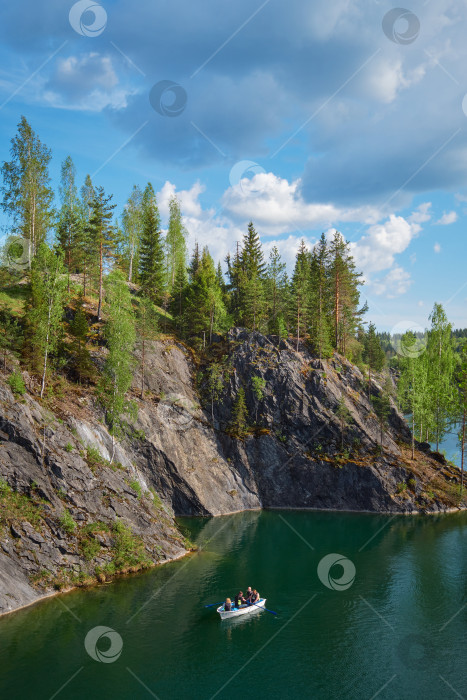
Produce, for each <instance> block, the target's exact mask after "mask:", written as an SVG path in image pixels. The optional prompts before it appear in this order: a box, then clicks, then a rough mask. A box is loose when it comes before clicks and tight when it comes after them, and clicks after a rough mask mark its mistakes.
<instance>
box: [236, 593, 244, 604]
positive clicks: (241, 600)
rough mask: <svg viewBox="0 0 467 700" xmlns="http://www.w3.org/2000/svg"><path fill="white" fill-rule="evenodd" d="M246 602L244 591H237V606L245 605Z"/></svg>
mask: <svg viewBox="0 0 467 700" xmlns="http://www.w3.org/2000/svg"><path fill="white" fill-rule="evenodd" d="M244 603H245V598H244V597H243V591H240V593H237V595H236V596H235V607H236V608H239V607H240V605H243V604H244Z"/></svg>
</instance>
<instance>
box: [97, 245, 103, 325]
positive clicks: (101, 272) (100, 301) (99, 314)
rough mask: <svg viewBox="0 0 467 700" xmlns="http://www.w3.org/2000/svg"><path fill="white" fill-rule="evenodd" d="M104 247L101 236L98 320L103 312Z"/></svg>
mask: <svg viewBox="0 0 467 700" xmlns="http://www.w3.org/2000/svg"><path fill="white" fill-rule="evenodd" d="M102 247H103V244H102V238H101V242H100V244H99V305H98V307H97V320H98V321H100V320H101V313H102V286H103V284H102V277H103V269H102V257H103V254H102Z"/></svg>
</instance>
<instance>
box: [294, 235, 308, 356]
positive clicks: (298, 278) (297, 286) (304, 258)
mask: <svg viewBox="0 0 467 700" xmlns="http://www.w3.org/2000/svg"><path fill="white" fill-rule="evenodd" d="M310 292H311V286H310V253H309V251H308V249H307V247H306V245H305V241H303V240H302V241H301V243H300V247H299V249H298V251H297V256H296V259H295V268H294V273H293V277H292V313H293V316H294V318H295V328H296V334H297V344H296V350H297V352H298V348H299V343H300V338H301V336H302V335H303V336H305V335H306V333H307V331H308V326H309V309H310Z"/></svg>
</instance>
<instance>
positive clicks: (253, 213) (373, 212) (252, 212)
mask: <svg viewBox="0 0 467 700" xmlns="http://www.w3.org/2000/svg"><path fill="white" fill-rule="evenodd" d="M300 186H301V181H300V180H299V179H298V180H294V181H293V182H288V180H286V179H285V178H281V177H279V176H277V175H275V174H274V173H271V172H268V173H258V174H256V175H254V177H252V178H251V179H249V178H243V179H242V180H241V181H240V182H239V183H238V184H237V185H234V186H232V187H229V188H228V189H227V190H226V192H225V193H224V195H223V198H222V205H223V207H224V209H225V210H226V211H227V212H228V213H229V214H230V216H231V217H232V218H233V219H235V220H236V221H239V222H245V221H249V220H250V219H253V220H254V221H255V224H256V225H257V227H258V229H259V230H260V231H261V233H262V234H263V235H266V236H274V235H278V234H280V233H284V232H288V231H291V232H292V231H293V232H296V231H297V230H301V229H304V230H307V229H308V230H310V229H313V228H316V227H324V228H328V227H330V226H332V225H336V224H337V223H338V222H350V221H362V222H364V223H367V224H368V223H374V222H376V221H378V219H379V218H380V212H379V211H378V209H377V208H376V207H374V206H365V207H353V208H352V207H349V208H339V207H336V206H334V205H333V204H327V203H323V202H313V203H308V202H306V201H305V200H304V199H303V197H302V195H301V192H300Z"/></svg>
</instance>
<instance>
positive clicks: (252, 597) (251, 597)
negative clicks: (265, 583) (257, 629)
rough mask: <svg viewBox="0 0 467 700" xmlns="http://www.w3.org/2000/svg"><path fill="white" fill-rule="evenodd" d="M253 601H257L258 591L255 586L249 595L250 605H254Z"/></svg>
mask: <svg viewBox="0 0 467 700" xmlns="http://www.w3.org/2000/svg"><path fill="white" fill-rule="evenodd" d="M255 603H259V593H258V591H257V590H256V588H254V589H253V591H252V593H251V596H250V605H255Z"/></svg>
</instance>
